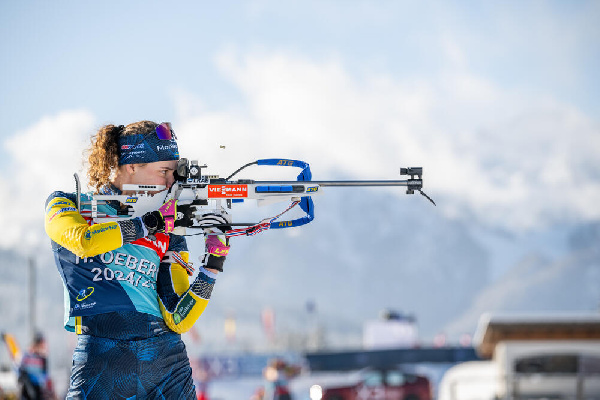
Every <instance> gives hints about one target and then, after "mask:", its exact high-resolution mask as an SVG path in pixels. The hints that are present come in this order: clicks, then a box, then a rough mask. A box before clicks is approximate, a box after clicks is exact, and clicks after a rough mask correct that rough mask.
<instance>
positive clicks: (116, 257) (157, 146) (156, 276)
mask: <svg viewBox="0 0 600 400" xmlns="http://www.w3.org/2000/svg"><path fill="white" fill-rule="evenodd" d="M59 139H60V138H57V140H59ZM88 154H89V156H88V165H89V167H88V171H87V173H88V178H89V179H88V181H89V186H90V187H91V188H94V193H95V194H104V195H132V194H134V193H133V192H131V191H128V190H127V187H126V186H125V185H161V186H165V187H166V188H170V187H171V186H172V185H173V183H174V182H175V176H174V171H175V170H176V167H177V161H178V159H179V149H178V147H177V142H176V137H175V133H174V132H173V130H172V129H171V124H169V123H167V122H164V123H160V124H159V123H156V122H152V121H139V122H135V123H132V124H129V125H127V126H123V125H120V126H115V125H105V126H103V127H101V128H100V129H99V130H98V132H96V133H95V134H94V135H93V136H92V137H91V147H90V149H89V151H88ZM92 196H93V193H87V194H82V195H81V196H80V198H77V194H76V193H66V192H54V193H52V194H51V195H50V197H49V198H48V200H47V202H46V220H45V228H46V233H47V234H48V236H49V237H50V239H52V249H53V251H54V259H55V262H56V265H57V267H58V271H59V273H60V275H61V278H62V280H63V284H64V286H65V307H66V310H65V321H64V324H65V328H66V329H67V330H69V331H72V332H76V333H77V335H78V340H77V347H76V348H75V351H74V353H73V367H72V370H71V379H70V387H69V391H68V393H67V399H93V400H97V399H107V400H108V399H138V400H139V399H177V400H179V399H189V400H195V399H196V392H195V389H194V383H193V378H192V370H191V367H190V363H189V359H188V355H187V352H186V348H185V344H184V343H183V341H182V340H181V335H180V334H181V333H182V332H185V331H187V330H189V329H190V328H191V327H192V326H193V324H194V323H195V322H196V320H197V319H198V318H199V317H200V315H201V314H202V313H203V312H204V309H205V308H206V306H207V304H208V301H209V299H210V296H211V293H212V289H213V286H214V284H215V281H216V277H217V274H218V273H219V272H220V271H222V270H223V263H224V261H225V255H226V254H227V253H228V251H229V246H228V245H227V240H226V239H225V238H224V237H223V235H219V236H216V235H211V236H209V239H207V240H206V243H205V244H206V252H207V254H208V257H207V258H206V260H205V262H204V263H203V265H201V266H200V268H199V272H198V274H197V276H196V278H195V280H194V282H193V283H192V284H191V285H190V282H189V277H188V274H187V272H186V269H185V268H184V266H183V264H187V261H188V258H189V253H188V247H187V243H186V239H185V237H183V236H178V235H175V234H173V233H172V232H173V229H174V228H173V227H174V226H179V225H178V224H179V223H180V221H179V220H178V219H177V212H176V204H175V203H174V202H173V201H169V202H166V203H165V204H163V205H162V206H161V207H159V209H158V210H148V212H147V213H146V214H144V215H143V216H142V217H136V218H129V219H125V220H121V221H119V222H102V223H96V224H94V223H92V218H91V199H92ZM131 199H132V201H135V200H137V198H136V197H131ZM78 205H80V207H79V208H78ZM97 207H98V210H97V211H98V212H100V213H108V215H118V213H119V212H121V207H120V204H119V202H113V201H109V202H108V203H107V204H101V205H98V206H97ZM207 218H208V217H207ZM210 219H211V221H215V222H213V223H211V225H212V224H221V225H225V226H226V225H227V223H228V220H227V218H226V215H222V214H213V215H212V216H211V217H210ZM181 226H187V225H181ZM224 229H226V228H224ZM218 233H221V234H222V233H223V232H222V231H218ZM180 261H181V263H180Z"/></svg>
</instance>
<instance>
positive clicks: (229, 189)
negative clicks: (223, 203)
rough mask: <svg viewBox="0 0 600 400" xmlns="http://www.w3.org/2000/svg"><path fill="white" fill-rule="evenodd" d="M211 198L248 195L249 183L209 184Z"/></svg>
mask: <svg viewBox="0 0 600 400" xmlns="http://www.w3.org/2000/svg"><path fill="white" fill-rule="evenodd" d="M208 197H209V198H232V197H248V185H209V186H208Z"/></svg>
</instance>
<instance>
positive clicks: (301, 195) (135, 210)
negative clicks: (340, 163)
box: [75, 158, 435, 237]
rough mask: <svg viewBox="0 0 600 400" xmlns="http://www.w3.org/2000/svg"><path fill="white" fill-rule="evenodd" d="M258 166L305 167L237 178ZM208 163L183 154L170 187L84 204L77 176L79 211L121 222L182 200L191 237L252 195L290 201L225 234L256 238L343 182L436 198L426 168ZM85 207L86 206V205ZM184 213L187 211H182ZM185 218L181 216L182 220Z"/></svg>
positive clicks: (286, 224) (264, 200) (310, 212)
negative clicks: (350, 174)
mask: <svg viewBox="0 0 600 400" xmlns="http://www.w3.org/2000/svg"><path fill="white" fill-rule="evenodd" d="M252 165H259V166H263V165H271V166H285V167H297V168H301V172H300V174H299V175H298V176H297V178H296V180H295V181H255V180H250V179H238V180H232V178H233V177H234V176H235V175H237V174H238V173H239V172H240V171H242V170H243V169H245V168H247V167H249V166H252ZM206 167H207V166H206V165H200V164H198V161H197V160H188V159H186V158H182V159H180V160H179V161H178V163H177V169H176V171H175V174H174V175H175V183H174V184H173V185H172V186H171V187H170V188H169V189H168V190H165V189H167V188H166V187H165V186H162V185H129V184H126V185H123V188H122V189H123V191H132V192H134V193H135V194H133V195H103V194H95V195H93V196H92V197H91V198H90V199H88V200H85V199H84V200H83V201H81V202H80V198H81V191H80V183H79V177H78V176H77V174H75V184H76V190H77V200H78V203H77V208H78V210H79V212H80V213H81V214H82V215H83V216H84V217H85V218H88V219H91V220H92V221H93V222H94V223H99V222H108V221H120V220H123V219H127V218H134V217H139V216H142V215H144V214H145V213H146V212H149V211H153V210H157V209H158V208H159V207H160V206H161V205H162V204H164V203H165V202H167V201H169V200H171V199H174V200H176V201H177V212H178V214H180V213H183V212H186V214H187V215H188V216H190V217H191V218H192V221H193V222H192V226H190V227H187V228H184V227H176V228H175V231H174V232H173V233H174V234H177V235H184V236H191V235H194V234H196V235H197V234H204V235H206V234H210V233H209V232H208V231H207V230H206V228H212V227H216V228H222V227H223V226H224V225H212V226H206V225H205V224H203V225H200V220H201V219H202V217H203V216H205V215H207V214H219V215H228V213H227V211H226V210H227V209H231V208H232V205H233V204H235V203H240V202H243V201H244V200H246V199H254V200H256V201H257V204H258V205H259V206H260V205H265V204H271V203H275V202H281V201H286V200H288V201H290V205H289V206H288V208H287V209H285V210H284V211H283V212H281V213H280V214H278V215H276V216H274V217H270V218H265V219H263V220H262V221H260V222H258V223H256V222H254V223H245V222H231V223H230V224H228V226H229V228H228V230H227V231H226V232H225V236H227V237H232V236H252V235H255V234H257V233H259V232H262V231H265V230H267V229H283V228H290V227H296V226H301V225H305V224H307V223H309V222H311V221H312V220H313V219H314V204H313V201H312V196H314V195H319V194H321V193H322V190H321V189H322V188H325V187H332V186H335V187H341V186H351V187H358V186H406V193H407V194H414V193H415V191H417V192H419V193H421V194H422V195H423V196H425V197H426V198H427V199H428V200H429V201H430V202H431V203H433V205H434V206H435V202H434V201H433V200H432V199H431V198H430V197H429V196H427V195H426V194H425V193H424V192H423V190H422V188H423V178H422V175H423V168H421V167H412V168H400V175H406V176H408V177H409V178H408V179H404V180H358V181H357V180H346V181H344V180H338V181H313V180H311V179H312V173H311V171H310V166H309V165H308V163H306V162H304V161H298V160H288V159H262V160H257V161H254V162H251V163H248V164H245V165H243V166H242V167H240V168H238V169H237V170H236V171H235V172H234V173H232V174H231V175H229V176H228V177H227V178H224V179H223V178H219V177H218V176H216V175H203V174H202V169H203V168H206ZM82 205H83V206H84V207H82ZM297 205H299V207H300V208H301V209H302V210H303V211H304V213H305V214H306V215H305V216H303V217H300V218H297V219H293V220H287V221H278V219H279V217H281V215H283V214H285V213H286V212H287V211H289V210H290V209H292V208H294V207H295V206H297ZM180 216H181V215H180ZM178 219H179V218H178ZM188 229H192V230H194V229H200V232H199V233H192V234H188V233H187V230H188Z"/></svg>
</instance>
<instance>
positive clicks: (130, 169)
mask: <svg viewBox="0 0 600 400" xmlns="http://www.w3.org/2000/svg"><path fill="white" fill-rule="evenodd" d="M135 170H136V168H135V164H125V171H127V173H128V174H129V175H135Z"/></svg>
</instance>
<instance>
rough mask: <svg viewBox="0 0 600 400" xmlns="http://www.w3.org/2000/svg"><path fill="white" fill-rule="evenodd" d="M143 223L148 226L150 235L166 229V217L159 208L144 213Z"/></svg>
mask: <svg viewBox="0 0 600 400" xmlns="http://www.w3.org/2000/svg"><path fill="white" fill-rule="evenodd" d="M142 223H143V224H144V226H145V227H146V230H147V231H148V235H149V236H154V234H155V233H157V232H164V231H165V219H164V218H163V216H162V214H161V213H160V211H158V210H157V211H152V212H148V213H146V214H144V215H142Z"/></svg>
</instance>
